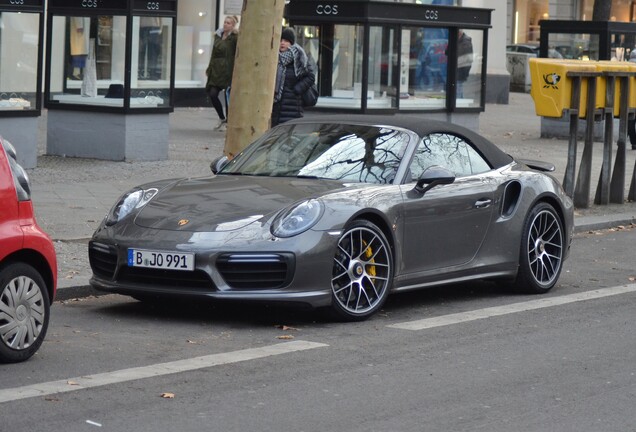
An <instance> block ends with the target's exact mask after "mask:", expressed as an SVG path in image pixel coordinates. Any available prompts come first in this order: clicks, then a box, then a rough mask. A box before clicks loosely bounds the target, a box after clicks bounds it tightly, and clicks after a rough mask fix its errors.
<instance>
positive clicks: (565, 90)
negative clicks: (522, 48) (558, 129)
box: [529, 58, 605, 118]
mask: <svg viewBox="0 0 636 432" xmlns="http://www.w3.org/2000/svg"><path fill="white" fill-rule="evenodd" d="M529 61H530V78H531V87H530V95H531V96H532V99H533V100H534V107H535V112H536V113H537V115H539V116H542V117H558V118H561V117H562V116H563V110H565V109H569V108H572V107H571V106H570V104H571V97H572V82H573V80H572V78H571V77H568V76H567V73H568V72H597V68H596V66H595V65H594V63H592V62H589V61H582V60H561V59H551V58H531V59H529ZM604 103H605V100H603V104H604ZM586 105H587V79H581V98H580V101H579V117H585V113H586V111H587V110H586ZM601 106H602V105H601Z"/></svg>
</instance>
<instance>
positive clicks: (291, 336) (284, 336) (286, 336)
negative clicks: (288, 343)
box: [276, 335, 294, 339]
mask: <svg viewBox="0 0 636 432" xmlns="http://www.w3.org/2000/svg"><path fill="white" fill-rule="evenodd" d="M293 338H294V336H293V335H282V336H278V337H277V338H276V339H293Z"/></svg>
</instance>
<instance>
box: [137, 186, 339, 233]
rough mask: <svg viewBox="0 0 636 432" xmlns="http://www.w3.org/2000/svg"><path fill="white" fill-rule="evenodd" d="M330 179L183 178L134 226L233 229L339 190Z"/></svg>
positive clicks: (142, 213) (145, 210) (153, 202)
mask: <svg viewBox="0 0 636 432" xmlns="http://www.w3.org/2000/svg"><path fill="white" fill-rule="evenodd" d="M342 187H343V183H341V182H337V181H333V180H314V179H301V178H292V177H288V178H276V177H251V176H245V177H243V176H226V175H220V176H217V177H210V178H196V179H184V180H181V181H179V182H177V183H174V184H173V185H171V186H170V187H169V188H167V189H164V190H162V191H161V192H160V193H159V194H157V195H156V196H155V197H154V198H153V199H152V200H151V201H150V202H149V203H148V204H146V206H145V207H144V208H143V209H142V210H141V211H140V212H139V214H138V215H137V217H136V218H135V224H136V225H138V226H142V227H146V228H154V229H164V230H179V231H199V232H212V231H232V230H235V229H240V228H243V227H245V226H247V225H249V224H250V223H252V222H254V221H256V220H259V219H262V218H263V217H268V216H271V215H272V214H274V213H275V212H277V211H279V210H281V209H282V208H284V207H286V206H287V205H289V204H291V203H293V202H295V201H298V200H301V199H303V198H306V197H311V196H320V195H322V194H324V193H326V192H329V191H332V190H336V189H340V188H342Z"/></svg>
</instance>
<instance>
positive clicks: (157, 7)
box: [134, 0, 177, 12]
mask: <svg viewBox="0 0 636 432" xmlns="http://www.w3.org/2000/svg"><path fill="white" fill-rule="evenodd" d="M134 9H135V12H141V11H144V12H176V11H177V2H176V1H165V0H164V1H147V0H135V3H134Z"/></svg>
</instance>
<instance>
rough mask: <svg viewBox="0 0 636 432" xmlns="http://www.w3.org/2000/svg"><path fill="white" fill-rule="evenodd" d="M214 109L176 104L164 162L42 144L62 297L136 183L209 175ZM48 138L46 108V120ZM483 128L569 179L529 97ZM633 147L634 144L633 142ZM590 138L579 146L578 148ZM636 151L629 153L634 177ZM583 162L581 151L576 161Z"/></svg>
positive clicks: (494, 110) (628, 218) (563, 145)
mask: <svg viewBox="0 0 636 432" xmlns="http://www.w3.org/2000/svg"><path fill="white" fill-rule="evenodd" d="M215 118H216V114H215V112H214V111H213V110H212V109H211V108H177V109H176V110H175V112H174V113H172V114H171V115H170V149H169V159H168V160H166V161H159V162H133V163H129V162H111V161H100V160H92V159H78V158H63V157H55V156H45V155H43V153H44V144H43V143H41V145H40V149H39V151H40V154H41V156H39V157H38V166H37V167H36V168H33V169H30V170H28V173H29V176H30V178H31V182H32V187H33V201H34V206H35V211H36V217H37V220H38V223H39V224H40V225H41V226H42V228H44V229H45V230H46V231H47V232H48V233H49V235H50V236H51V237H52V238H53V240H54V242H55V248H56V251H57V254H58V271H59V275H58V279H59V282H58V286H59V290H58V295H57V298H58V299H59V300H63V299H68V298H72V297H74V296H79V295H87V294H92V293H93V291H92V289H90V288H87V286H88V279H89V278H90V275H91V272H90V266H89V264H88V252H87V243H88V239H89V238H90V236H91V235H92V233H93V231H94V229H95V228H96V227H97V225H98V224H99V222H100V221H101V219H102V218H103V217H104V215H105V214H106V213H107V212H108V210H109V209H110V207H111V206H112V205H113V204H114V202H115V200H116V199H117V198H118V197H119V196H120V195H121V194H122V193H124V192H125V191H127V190H128V189H129V188H131V187H133V186H136V185H139V184H143V183H145V182H148V181H152V180H156V179H160V178H173V177H186V176H191V177H197V176H205V175H209V174H210V167H209V164H210V161H211V160H212V159H214V158H215V157H216V156H218V155H220V154H221V153H222V149H223V145H224V140H225V133H224V132H216V131H213V130H212V128H213V125H214V124H215V121H214V119H215ZM40 124H41V136H42V137H45V136H46V112H44V113H43V117H42V118H41V123H40ZM480 132H481V133H482V134H483V135H484V136H486V137H488V138H489V139H490V140H492V141H493V142H494V143H495V144H497V145H498V146H499V147H500V148H502V149H503V150H505V151H506V152H508V153H510V154H511V155H513V156H516V157H520V158H527V159H538V160H544V161H548V162H551V163H554V164H555V166H556V168H557V169H556V172H555V173H554V175H555V177H556V178H557V179H559V180H560V181H562V180H563V175H564V172H565V166H566V159H567V146H568V143H567V141H564V140H555V139H541V138H540V118H539V117H537V116H536V115H535V113H534V104H533V102H532V99H531V97H530V95H528V94H523V93H511V94H510V103H509V104H508V105H491V104H489V105H487V106H486V111H485V112H484V113H482V115H481V117H480ZM628 147H629V146H628ZM601 150H602V143H595V146H594V156H593V161H594V162H593V163H594V167H595V169H594V170H593V172H592V191H591V193H592V194H594V192H595V190H596V183H597V181H598V178H599V172H600V165H601V162H602V154H601ZM582 151H583V143H582V142H581V143H579V153H581V152H582ZM635 160H636V151H632V150H628V155H627V172H628V173H629V178H628V179H626V183H629V180H630V179H631V173H632V172H633V169H634V163H635ZM579 161H580V156H579V157H578V159H577V163H578V162H579ZM632 222H636V203H626V204H623V205H617V204H613V205H609V206H592V207H591V208H589V209H580V210H577V211H576V213H575V224H576V230H577V231H579V232H580V231H587V230H592V229H601V228H609V227H612V226H617V225H626V224H629V223H632Z"/></svg>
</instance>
